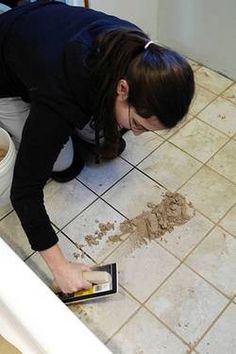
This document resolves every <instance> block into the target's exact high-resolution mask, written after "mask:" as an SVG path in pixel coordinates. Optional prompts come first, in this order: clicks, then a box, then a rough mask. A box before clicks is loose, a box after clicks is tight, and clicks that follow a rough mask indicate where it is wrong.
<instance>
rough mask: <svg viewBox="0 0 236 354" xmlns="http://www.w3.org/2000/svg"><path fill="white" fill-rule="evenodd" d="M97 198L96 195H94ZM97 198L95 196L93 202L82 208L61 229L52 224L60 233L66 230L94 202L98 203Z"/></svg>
mask: <svg viewBox="0 0 236 354" xmlns="http://www.w3.org/2000/svg"><path fill="white" fill-rule="evenodd" d="M96 196H97V195H96ZM98 199H99V196H97V198H96V199H95V200H93V201H92V202H91V203H89V204H88V205H87V206H86V207H84V208H83V209H82V210H81V211H80V212H79V213H78V214H76V215H75V216H74V217H73V218H72V219H70V221H68V222H67V223H65V224H64V225H63V227H60V228H59V226H57V224H55V222H54V223H53V224H54V225H55V226H56V228H57V229H59V230H60V231H62V230H63V229H64V228H66V227H67V226H68V225H69V224H70V223H71V222H73V221H74V220H75V219H76V218H77V217H78V216H80V215H81V214H82V213H83V212H85V211H86V210H87V209H88V208H89V207H90V206H91V205H93V204H94V203H95V202H96V201H98Z"/></svg>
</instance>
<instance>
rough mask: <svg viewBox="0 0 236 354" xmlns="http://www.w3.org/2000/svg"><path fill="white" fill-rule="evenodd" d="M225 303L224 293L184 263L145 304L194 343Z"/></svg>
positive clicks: (173, 328)
mask: <svg viewBox="0 0 236 354" xmlns="http://www.w3.org/2000/svg"><path fill="white" fill-rule="evenodd" d="M226 304H227V299H226V298H225V297H224V296H223V295H221V294H220V293H219V292H217V291H216V290H215V289H214V288H213V287H211V286H210V285H209V284H208V283H207V282H205V281H204V280H203V279H202V278H200V277H199V276H198V275H196V274H195V273H193V272H192V271H191V270H190V269H188V268H187V267H186V266H185V265H184V264H182V265H181V267H180V268H178V269H177V270H176V271H175V272H174V273H173V274H172V275H171V277H170V278H169V279H168V280H167V281H166V282H165V283H164V284H163V285H162V286H161V287H160V288H159V289H158V290H157V291H156V293H155V294H154V295H153V296H152V297H151V298H150V299H149V301H148V302H147V304H146V306H147V307H148V308H149V309H150V310H151V311H153V312H154V313H155V314H156V315H157V317H159V318H160V319H161V320H162V321H163V322H164V323H165V324H167V325H168V326H169V327H170V328H171V329H172V330H173V331H175V332H176V333H177V334H179V335H180V336H181V337H182V338H183V339H184V340H186V341H187V342H188V343H189V344H194V342H195V341H197V340H198V339H199V338H200V337H201V336H202V335H203V333H204V332H205V331H206V330H207V328H208V327H209V326H210V325H211V323H212V322H213V321H214V320H215V318H216V317H217V316H218V314H219V313H220V311H222V309H223V307H224V306H225V305H226Z"/></svg>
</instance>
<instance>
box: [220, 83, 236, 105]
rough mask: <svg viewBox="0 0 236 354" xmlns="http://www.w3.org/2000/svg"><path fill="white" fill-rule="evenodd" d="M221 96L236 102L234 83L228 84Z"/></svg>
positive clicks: (235, 86) (235, 85)
mask: <svg viewBox="0 0 236 354" xmlns="http://www.w3.org/2000/svg"><path fill="white" fill-rule="evenodd" d="M222 96H223V97H225V98H228V99H229V100H230V101H232V102H233V103H236V83H235V84H233V85H232V86H230V88H228V90H226V91H225V92H224V93H223V94H222Z"/></svg>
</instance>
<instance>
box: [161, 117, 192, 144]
mask: <svg viewBox="0 0 236 354" xmlns="http://www.w3.org/2000/svg"><path fill="white" fill-rule="evenodd" d="M191 119H193V116H192V115H191V114H190V113H188V114H187V115H186V116H185V117H184V118H183V119H182V120H181V121H180V122H179V123H178V124H177V125H176V126H175V127H173V128H171V129H162V130H157V131H156V132H155V133H156V134H158V135H160V136H161V137H162V138H164V139H165V140H166V139H169V138H170V137H171V136H172V135H174V134H175V133H176V132H177V131H178V130H179V129H180V128H182V127H183V126H184V125H185V124H186V123H187V122H189V121H190V120H191Z"/></svg>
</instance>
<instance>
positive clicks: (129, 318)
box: [105, 306, 142, 345]
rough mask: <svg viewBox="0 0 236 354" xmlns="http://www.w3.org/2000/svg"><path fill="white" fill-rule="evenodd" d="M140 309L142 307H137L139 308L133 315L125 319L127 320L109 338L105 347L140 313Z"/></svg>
mask: <svg viewBox="0 0 236 354" xmlns="http://www.w3.org/2000/svg"><path fill="white" fill-rule="evenodd" d="M141 307H142V306H139V307H138V308H137V310H135V311H134V313H133V314H132V315H130V316H129V317H128V318H127V320H126V321H125V322H124V323H123V324H122V325H121V326H120V327H119V328H118V329H117V330H116V331H115V332H114V333H113V334H112V335H111V336H110V337H109V339H107V340H106V342H105V345H107V344H108V342H110V340H111V339H112V338H113V337H115V336H116V334H117V333H118V332H119V331H120V330H121V329H122V328H123V327H125V325H126V324H127V323H128V322H129V321H131V320H132V318H133V317H134V316H135V315H136V314H137V313H138V312H139V311H140V309H141Z"/></svg>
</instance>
